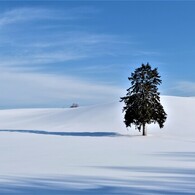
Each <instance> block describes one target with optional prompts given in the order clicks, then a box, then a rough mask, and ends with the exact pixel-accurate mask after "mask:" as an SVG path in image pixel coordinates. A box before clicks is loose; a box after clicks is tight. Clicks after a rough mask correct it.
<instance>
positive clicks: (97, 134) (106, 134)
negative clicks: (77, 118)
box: [0, 129, 125, 137]
mask: <svg viewBox="0 0 195 195" xmlns="http://www.w3.org/2000/svg"><path fill="white" fill-rule="evenodd" d="M0 132H11V133H32V134H41V135H57V136H76V137H78V136H79V137H119V136H125V135H122V134H119V133H115V132H51V131H43V130H10V129H8V130H7V129H6V130H0Z"/></svg>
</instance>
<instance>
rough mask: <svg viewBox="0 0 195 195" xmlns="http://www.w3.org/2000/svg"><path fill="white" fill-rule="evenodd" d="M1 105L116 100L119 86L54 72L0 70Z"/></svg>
mask: <svg viewBox="0 0 195 195" xmlns="http://www.w3.org/2000/svg"><path fill="white" fill-rule="evenodd" d="M0 88H1V92H2V93H1V95H0V101H1V105H4V106H18V107H20V106H21V105H23V106H26V107H30V106H32V105H34V106H39V105H42V106H52V105H54V106H58V107H63V106H68V105H69V104H71V103H72V102H78V103H79V104H83V102H85V103H84V104H86V102H87V103H88V104H90V103H92V102H93V103H101V102H105V101H109V100H110V99H112V100H116V101H117V100H118V98H119V96H120V94H121V89H120V88H117V87H114V86H110V85H105V84H97V83H91V82H87V81H83V80H81V79H78V78H74V77H71V76H66V75H64V76H59V75H54V74H40V73H23V72H14V71H13V72H10V71H9V72H6V71H1V77H0Z"/></svg>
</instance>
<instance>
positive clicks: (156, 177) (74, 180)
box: [0, 167, 195, 195]
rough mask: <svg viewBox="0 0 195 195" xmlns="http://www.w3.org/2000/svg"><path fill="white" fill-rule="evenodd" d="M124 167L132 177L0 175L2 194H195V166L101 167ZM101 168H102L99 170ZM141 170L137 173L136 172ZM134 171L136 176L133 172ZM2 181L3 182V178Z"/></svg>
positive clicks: (114, 168) (120, 169)
mask: <svg viewBox="0 0 195 195" xmlns="http://www.w3.org/2000/svg"><path fill="white" fill-rule="evenodd" d="M99 168H100V169H102V171H104V169H107V168H110V169H112V170H113V171H116V173H117V171H125V173H126V175H129V177H124V178H122V179H120V178H116V177H114V178H111V177H98V176H70V177H68V176H65V177H53V178H29V177H28V178H21V177H12V178H11V177H0V179H1V182H0V194H1V195H3V194H5V195H7V194H9V195H12V194H20V195H24V194H25V195H34V194H41V195H54V194H55V195H65V194H67V195H69V194H70V195H71V194H73V195H93V194H94V195H97V194H100V195H101V194H104V195H113V194H115V195H116V194H118V195H119V194H123V195H127V194H130V195H131V194H132V195H145V194H149V195H152V194H159V195H163V194H170V195H171V194H172V195H181V194H188V195H190V194H194V191H195V175H194V173H195V170H194V169H181V168H175V169H172V168H162V167H155V168H154V167H99ZM100 171H101V170H100ZM136 173H138V174H136ZM132 175H133V176H132ZM2 181H3V182H2Z"/></svg>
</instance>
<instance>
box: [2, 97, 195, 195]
mask: <svg viewBox="0 0 195 195" xmlns="http://www.w3.org/2000/svg"><path fill="white" fill-rule="evenodd" d="M162 104H163V106H164V109H165V111H166V112H167V114H168V118H167V121H166V123H165V127H164V128H163V129H159V127H158V126H157V125H150V126H148V127H147V129H148V136H147V137H143V136H141V133H139V132H138V131H136V130H135V129H134V127H132V128H131V129H128V130H127V129H126V127H125V126H124V124H123V114H122V107H123V104H122V103H119V102H116V103H110V104H104V105H95V106H89V107H79V108H56V109H9V110H0V165H1V166H0V194H16V193H18V194H194V192H195V128H194V120H195V98H187V97H186V98H184V97H162Z"/></svg>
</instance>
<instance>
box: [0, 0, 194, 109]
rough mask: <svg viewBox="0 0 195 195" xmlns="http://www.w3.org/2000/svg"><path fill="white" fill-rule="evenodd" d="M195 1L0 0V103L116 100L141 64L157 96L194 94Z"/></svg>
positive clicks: (28, 104)
mask: <svg viewBox="0 0 195 195" xmlns="http://www.w3.org/2000/svg"><path fill="white" fill-rule="evenodd" d="M194 9H195V2H193V1H62V0H61V1H46V0H45V1H38V0H37V1H29V0H28V1H17V0H12V1H0V71H1V77H0V89H1V93H0V102H1V105H0V107H1V108H7V107H10V108H12V107H66V106H69V105H70V104H71V103H73V102H77V103H78V104H80V105H88V104H98V103H103V102H109V101H118V100H119V99H120V96H123V95H125V93H126V91H125V90H126V88H128V87H129V86H130V83H129V81H128V80H127V77H128V76H129V75H130V73H131V72H132V71H134V69H135V68H136V67H138V66H140V65H141V64H142V63H147V62H149V63H150V64H151V65H152V67H158V70H159V73H160V75H161V76H162V81H163V83H162V85H161V86H160V92H161V94H162V95H177V96H195V73H194V72H195V66H194V56H195V55H194V54H195V38H194V35H195V26H194V20H195V12H194Z"/></svg>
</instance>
